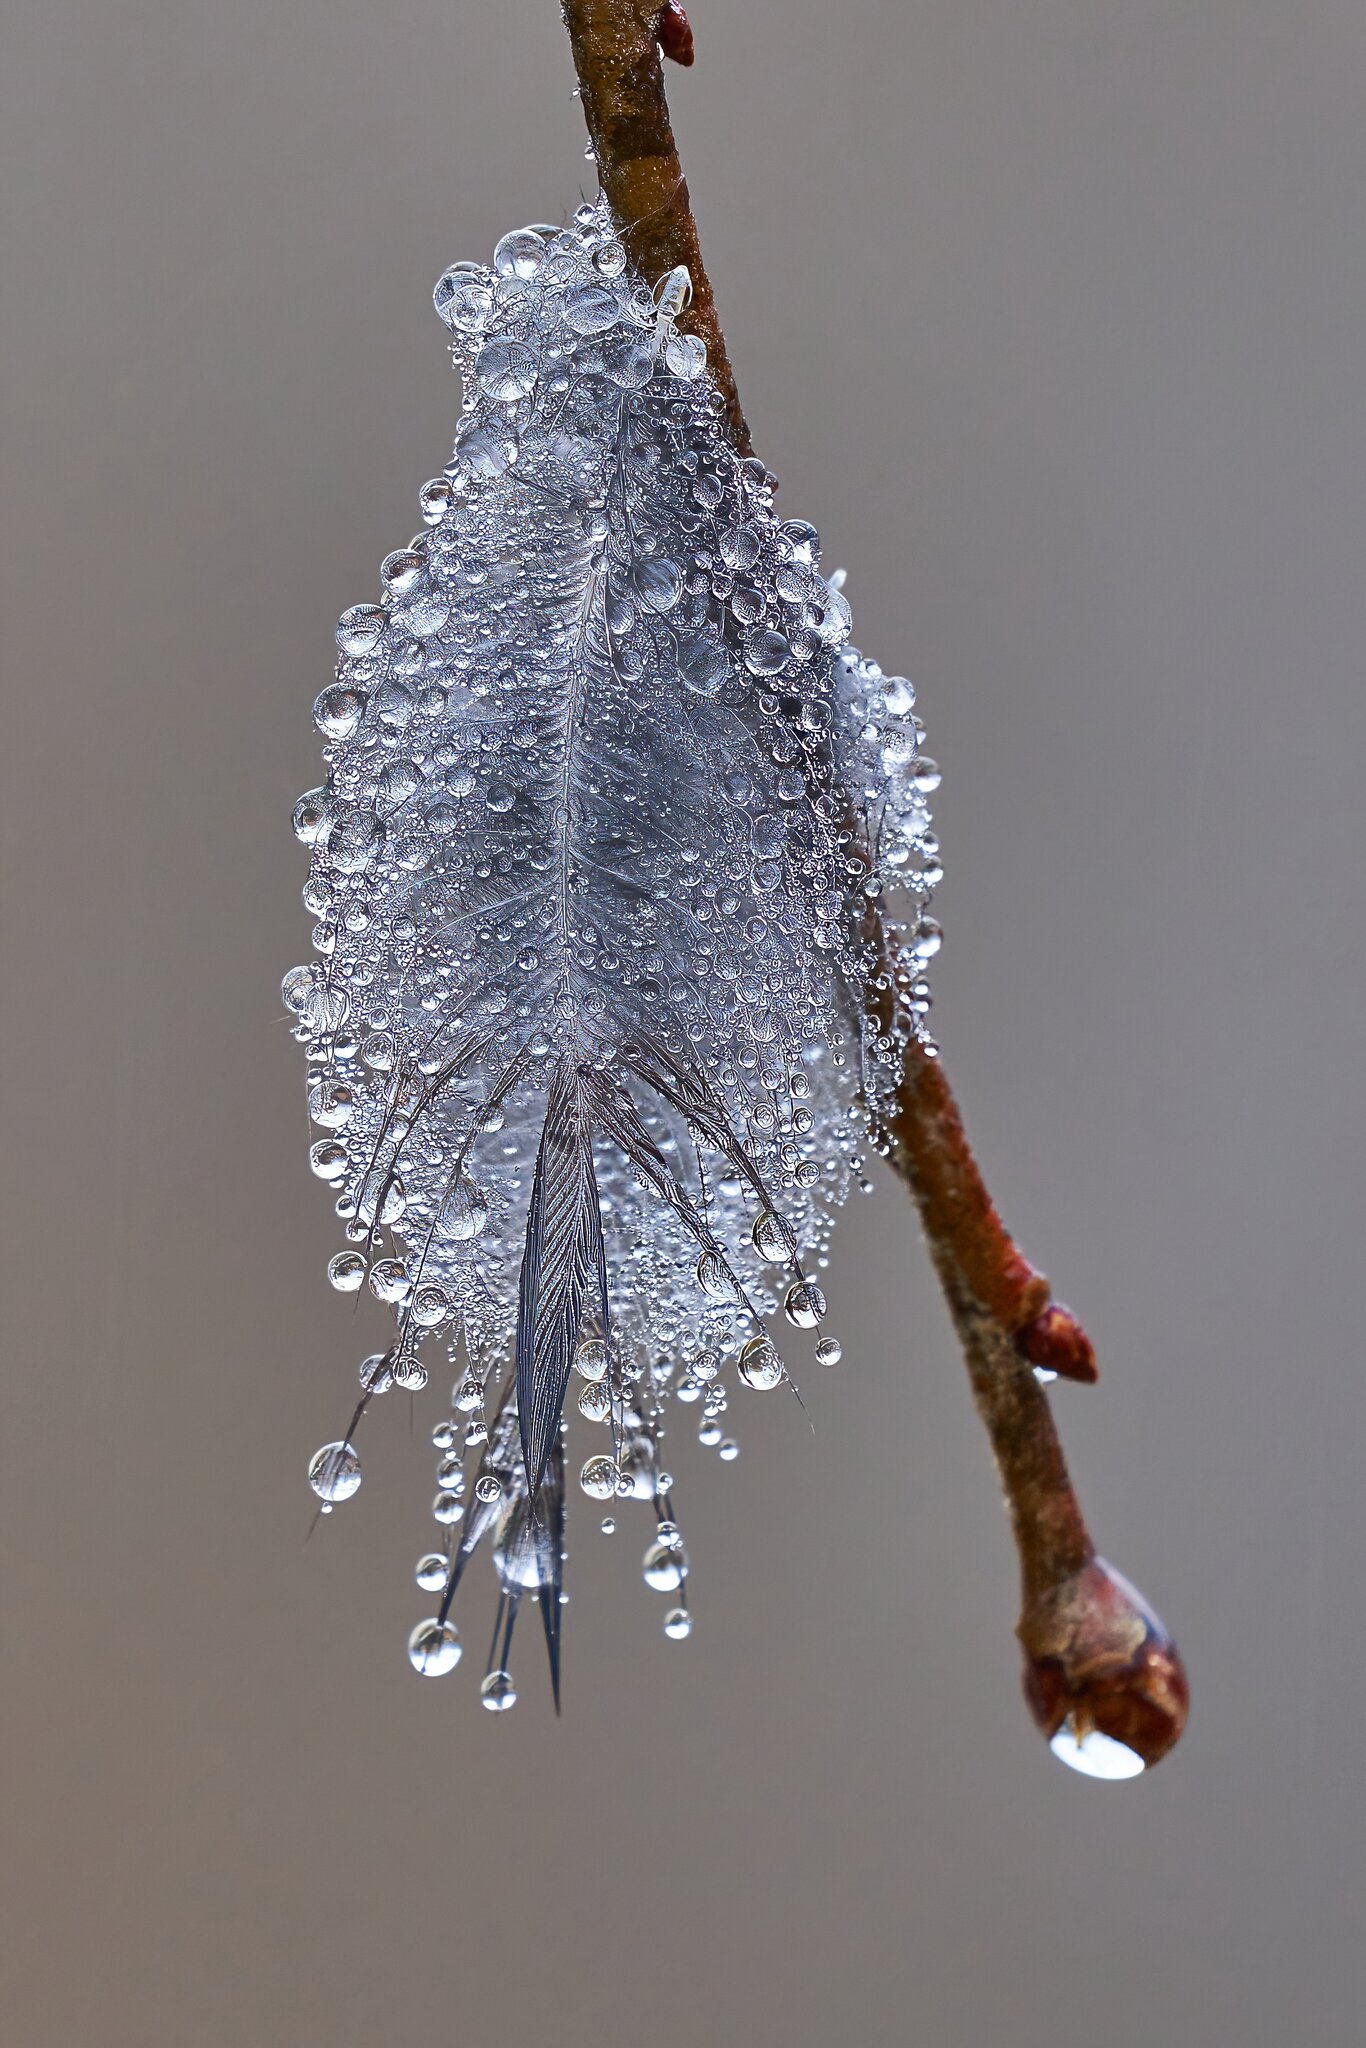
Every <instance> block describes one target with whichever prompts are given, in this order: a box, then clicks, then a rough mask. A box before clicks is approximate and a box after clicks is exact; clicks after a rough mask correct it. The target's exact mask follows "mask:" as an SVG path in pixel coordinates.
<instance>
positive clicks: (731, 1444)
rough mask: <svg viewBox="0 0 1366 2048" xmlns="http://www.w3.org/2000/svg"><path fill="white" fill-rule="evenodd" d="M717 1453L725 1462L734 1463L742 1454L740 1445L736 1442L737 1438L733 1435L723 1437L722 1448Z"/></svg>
mask: <svg viewBox="0 0 1366 2048" xmlns="http://www.w3.org/2000/svg"><path fill="white" fill-rule="evenodd" d="M716 1455H717V1457H718V1458H720V1459H722V1460H723V1462H724V1463H725V1464H727V1465H733V1464H734V1462H735V1460H736V1459H737V1458H738V1457H739V1455H740V1446H739V1444H737V1443H736V1441H735V1438H734V1437H733V1436H728V1437H725V1438H723V1439H722V1442H721V1445H720V1448H719V1450H718V1451H717V1454H716Z"/></svg>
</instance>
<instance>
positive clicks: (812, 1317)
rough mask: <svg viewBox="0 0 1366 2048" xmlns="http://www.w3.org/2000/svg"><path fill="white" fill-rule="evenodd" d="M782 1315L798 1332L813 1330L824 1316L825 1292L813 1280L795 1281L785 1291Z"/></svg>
mask: <svg viewBox="0 0 1366 2048" xmlns="http://www.w3.org/2000/svg"><path fill="white" fill-rule="evenodd" d="M783 1314H784V1315H785V1316H786V1317H787V1320H788V1321H789V1322H790V1323H792V1324H794V1325H795V1327H796V1328H797V1329H799V1330H814V1329H815V1327H816V1325H817V1323H818V1322H820V1320H821V1318H822V1316H823V1315H824V1314H825V1291H824V1289H823V1288H820V1287H818V1286H817V1285H816V1283H815V1281H814V1280H797V1281H795V1282H794V1283H793V1285H792V1286H791V1287H789V1288H788V1290H787V1299H786V1301H785V1302H784V1303H783Z"/></svg>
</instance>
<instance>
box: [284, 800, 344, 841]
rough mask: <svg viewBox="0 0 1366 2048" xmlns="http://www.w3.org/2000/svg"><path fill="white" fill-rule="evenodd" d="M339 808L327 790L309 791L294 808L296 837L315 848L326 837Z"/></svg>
mask: <svg viewBox="0 0 1366 2048" xmlns="http://www.w3.org/2000/svg"><path fill="white" fill-rule="evenodd" d="M336 813H337V807H336V805H335V804H334V803H333V801H332V797H331V793H330V792H329V791H328V790H327V789H307V790H305V791H304V793H303V795H302V796H301V797H300V798H299V801H298V803H297V804H295V806H294V837H295V838H296V839H298V840H301V841H302V842H303V844H304V845H305V846H314V845H316V843H317V842H318V840H319V839H322V838H324V837H325V836H326V833H327V829H328V827H329V825H330V824H331V823H332V820H333V818H334V817H335V816H336Z"/></svg>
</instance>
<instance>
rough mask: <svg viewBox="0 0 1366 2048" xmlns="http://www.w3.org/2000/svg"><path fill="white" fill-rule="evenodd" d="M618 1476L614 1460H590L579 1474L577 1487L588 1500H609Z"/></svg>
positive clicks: (614, 1491) (615, 1487)
mask: <svg viewBox="0 0 1366 2048" xmlns="http://www.w3.org/2000/svg"><path fill="white" fill-rule="evenodd" d="M620 1476H621V1475H620V1473H619V1472H618V1471H617V1467H616V1462H615V1460H614V1459H612V1458H607V1457H602V1456H598V1457H595V1458H590V1459H589V1460H588V1462H587V1464H586V1465H585V1466H584V1468H583V1470H582V1471H581V1472H580V1474H579V1485H580V1486H581V1487H582V1488H583V1490H584V1492H585V1493H586V1494H587V1495H588V1498H589V1499H590V1500H611V1499H612V1497H613V1495H614V1494H615V1493H616V1490H617V1480H618V1479H619V1478H620Z"/></svg>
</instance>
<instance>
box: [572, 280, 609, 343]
mask: <svg viewBox="0 0 1366 2048" xmlns="http://www.w3.org/2000/svg"><path fill="white" fill-rule="evenodd" d="M620 318H621V298H620V295H619V294H618V292H617V291H616V289H615V287H614V286H612V285H610V284H581V285H578V286H576V288H575V289H574V290H573V291H572V292H569V293H567V294H566V296H565V301H564V320H565V325H566V326H567V327H572V328H573V330H574V332H575V334H605V333H606V332H607V330H608V328H609V327H615V326H616V324H617V321H618V320H619V319H620Z"/></svg>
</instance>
